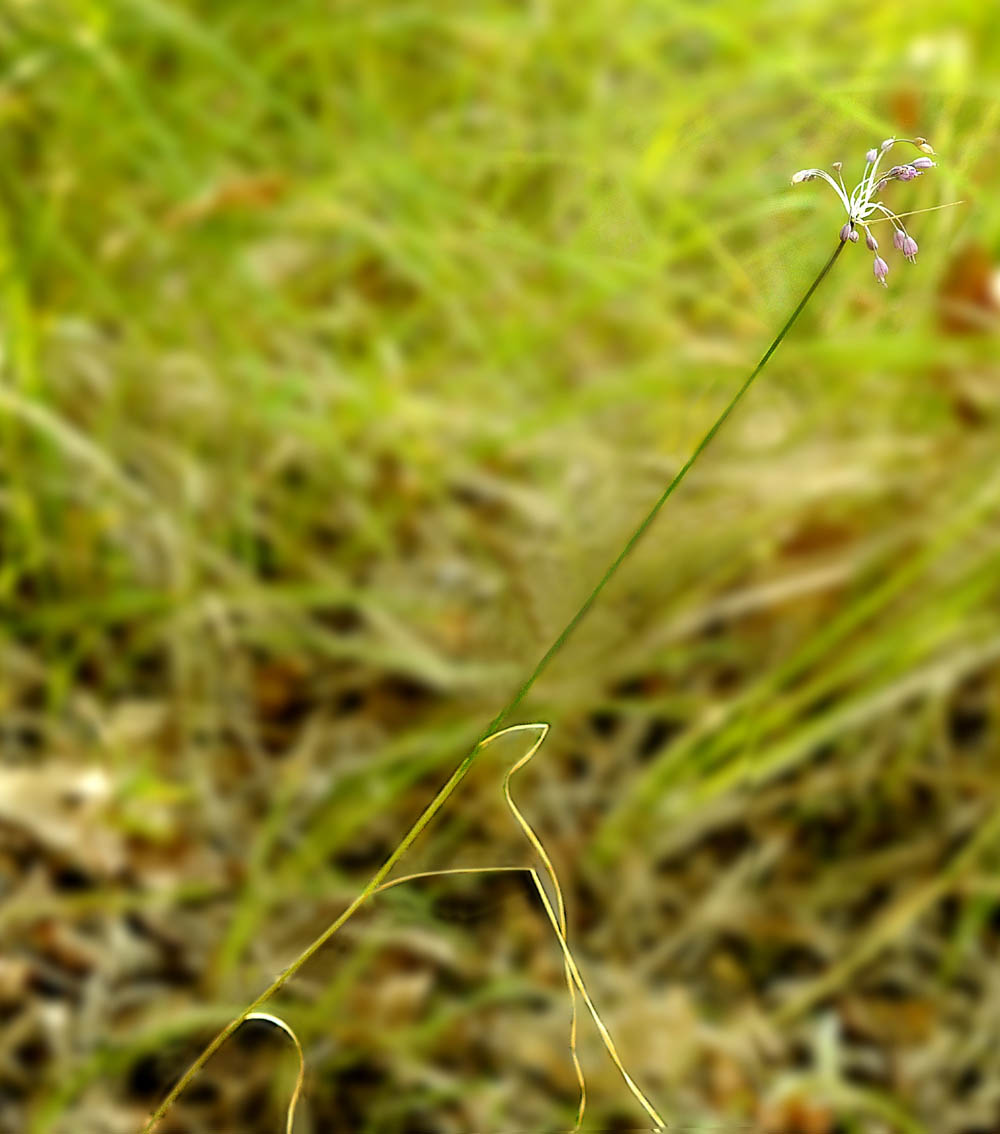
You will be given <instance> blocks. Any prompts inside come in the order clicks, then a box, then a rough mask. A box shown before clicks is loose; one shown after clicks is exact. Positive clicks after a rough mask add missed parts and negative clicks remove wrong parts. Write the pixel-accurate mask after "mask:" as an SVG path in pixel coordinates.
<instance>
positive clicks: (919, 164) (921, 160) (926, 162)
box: [910, 157, 937, 169]
mask: <svg viewBox="0 0 1000 1134" xmlns="http://www.w3.org/2000/svg"><path fill="white" fill-rule="evenodd" d="M910 165H912V166H913V168H914V169H930V168H931V167H932V166H935V165H937V162H936V161H931V159H930V158H929V157H918V158H914V159H913V161H911V162H910Z"/></svg>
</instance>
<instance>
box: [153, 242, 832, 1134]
mask: <svg viewBox="0 0 1000 1134" xmlns="http://www.w3.org/2000/svg"><path fill="white" fill-rule="evenodd" d="M844 244H845V241H843V240H841V241H840V242H839V243H838V244H837V247H836V248H835V249H834V251H833V254H832V255H831V256H830V258H829V259H828V260H827V262H826V263H825V264H824V266H823V267H822V268H821V269H820V271H819V274H818V275H817V276H816V278H815V279H814V280H813V282H812V283H811V284H810V285H809V287H808V289H807V290H806V292H805V294H804V295H803V296H802V298H801V300H800V301H799V303H798V304H797V306H796V307H795V309H794V311H793V312H792V313H791V315H790V316H789V317H788V319H787V320H786V321H785V324H784V325H783V326H782V328H781V330H780V331H778V333H777V335H775V337H774V339H773V340H772V342H771V345H770V346H769V347H768V348H767V350H766V351H765V352H764V354H763V355H762V356H761V359H760V361H759V362H758V363H757V365H756V366H755V367H754V368H753V370H752V371H751V373H750V374H749V376H748V377H747V378H746V380H745V381H744V382H743V384H742V385H741V386H740V388H739V389H738V390H737V391H736V393H735V394H734V395H733V397H732V398H731V399H730V400H729V402H728V403H727V405H726V406H725V408H724V409H723V410H722V412H721V413H720V414H719V416H718V417H717V418H716V419H715V421H714V422H713V423H712V425H711V426H710V427H709V429H708V431H707V432H706V433H705V435H704V436H703V437H702V438H701V440H700V441H699V442H698V444H697V445H696V446H695V447H694V449H693V450H692V452H691V455H690V456H689V457H688V459H687V460H686V461H685V462H684V464H683V465H682V466H681V467H680V468H679V469H678V471H677V473H676V474H675V475H674V477H673V479H672V480H671V481H670V483H669V484H668V485H667V486H666V488H665V489H664V490H663V492H662V493H661V494H660V496H659V498H658V499H657V500H656V502H655V503H654V504H653V506H652V508H650V510H649V511H648V512H647V513H646V515H645V517H644V518H643V519H642V520H641V521H640V523H639V524H638V526H637V527H636V528H635V530H634V531H633V532H632V534H631V536H629V538H628V540H626V542H625V544H624V546H623V547H622V549H621V551H619V553H618V554H617V555H616V556H615V558H614V560H612V562H611V564H610V566H609V567H608V568H607V570H606V571H605V572H604V574H603V575H602V576H601V578H600V579H599V580H598V582H597V584H596V586H595V587H594V588H593V590H592V591H591V592H590V594H589V595H588V596H587V597H586V599H584V601H583V604H582V605H581V606H580V608H579V609H578V610H577V612H576V613H575V614H574V615H573V617H572V618H571V619H570V620H569V622H568V623H567V624H566V626H565V627H564V628H563V630H562V631H561V632H560V633H559V635H558V636H557V637H556V639H555V641H554V642H553V643H552V645H551V646H550V647H549V648H548V649H547V650H546V651H545V653H544V654H543V655H542V657H541V659H540V660H539V662H538V663H537V665H536V666H535V668H534V669H533V670H532V671H531V673H530V674H529V675H528V677H527V678H526V680H525V681H524V682H523V683H522V684H521V686H520V687H519V688H518V690H517V691H516V692H515V694H514V696H513V697H512V698H511V699H510V700H509V701H508V702H507V704H506V705H505V706H504V707H503V708H502V709H501V710H500V712H499V713H498V714H497V715H496V716H495V717H494V718H493V720H492V721H491V722H490V724H489V725H488V726H487V728H486V729H485V730H484V731H483V733H482V734H481V735H480V737H479V739H478V740H477V742H476V744H475V745H474V746H473V748H472V749H471V751H470V752H469V753H468V754H467V755H466V756H465V757H464V758H463V759H462V761H461V762H460V763H459V765H458V767H457V768H456V769H455V770H454V772H452V774H451V776H450V777H449V778H448V780H447V782H446V783H445V784H444V786H443V787H442V788H441V789H440V790H439V791H438V793H437V795H435V796H434V798H433V799H432V800H431V802H430V803H429V804H428V805H427V807H426V808H425V809H424V811H423V812H422V813H421V814H420V816H419V817H418V818H417V820H416V822H415V823H414V824H413V826H412V827H411V828H410V830H409V831H407V833H406V834H405V835H404V836H403V838H402V839H401V840H400V842H399V845H398V846H397V847H396V849H395V850H394V851H393V852H392V854H390V855H389V857H388V858H387V859H386V860H385V862H384V863H383V864H382V865H381V866H380V867H379V868H378V870H377V871H376V872H375V873H374V874H373V875H372V877H371V878H370V879H369V881H368V883H367V884H366V885H365V887H364V888H363V889H362V890H361V892H360V893H359V894H358V895H357V897H356V898H355V899H354V900H353V901H352V902H351V903H350V904H349V905H348V906H347V908H346V909H345V910H344V911H343V912H342V913H341V914H340V915H339V916H338V917H337V918H336V919H335V920H334V921H333V922H331V923H330V925H328V926H327V927H326V929H325V930H323V932H322V933H321V934H320V935H319V936H318V937H317V938H315V940H313V941H312V942H311V943H310V944H309V945H307V946H306V948H305V949H304V950H303V951H302V952H301V953H300V954H299V955H298V956H297V957H296V958H295V960H293V961H292V962H291V964H290V965H288V967H287V968H285V969H284V970H283V971H282V972H281V973H279V974H278V976H277V977H275V979H274V980H273V981H272V982H271V984H270V985H268V987H267V988H265V989H264V991H263V992H261V993H260V995H259V996H257V997H256V999H254V1000H253V1001H252V1002H251V1003H250V1004H248V1005H247V1007H246V1008H245V1009H244V1010H243V1011H242V1012H241V1013H240V1014H239V1015H238V1016H236V1017H235V1018H234V1019H233V1020H231V1021H230V1022H229V1023H228V1024H227V1025H226V1026H225V1027H224V1028H223V1029H222V1031H220V1032H219V1033H218V1035H216V1036H215V1038H214V1039H213V1040H212V1041H211V1042H210V1043H209V1044H208V1046H207V1047H206V1048H205V1049H204V1050H203V1051H202V1052H201V1054H200V1055H199V1056H198V1057H197V1058H196V1059H195V1060H194V1062H193V1063H192V1064H191V1066H190V1067H188V1069H187V1070H186V1071H185V1072H184V1074H183V1075H182V1076H181V1077H180V1079H179V1080H178V1081H177V1082H176V1083H175V1084H174V1086H173V1087H172V1088H171V1090H170V1091H169V1093H168V1094H167V1095H166V1096H165V1097H164V1099H163V1100H162V1102H161V1103H160V1104H159V1106H157V1108H156V1109H155V1110H154V1111H153V1113H152V1114H151V1115H150V1116H149V1118H148V1120H147V1121H146V1124H145V1125H144V1126H143V1128H142V1134H150V1132H151V1131H152V1130H153V1129H154V1128H155V1127H156V1126H157V1124H158V1123H159V1121H160V1119H162V1118H163V1116H164V1115H165V1114H166V1113H167V1111H168V1110H169V1109H170V1107H171V1106H172V1105H173V1104H174V1102H175V1101H176V1100H177V1098H178V1097H179V1096H180V1095H181V1093H182V1092H183V1091H184V1089H185V1088H186V1087H187V1085H188V1084H189V1083H190V1082H191V1080H192V1079H193V1078H194V1077H195V1075H197V1074H198V1072H199V1071H200V1070H201V1069H202V1068H203V1067H204V1066H205V1064H206V1063H207V1062H208V1060H209V1059H210V1058H211V1057H212V1056H213V1055H214V1054H215V1052H216V1051H218V1050H219V1048H220V1047H222V1045H223V1044H224V1043H225V1042H226V1041H227V1040H228V1039H229V1038H230V1036H232V1035H233V1033H234V1032H235V1031H237V1029H239V1028H240V1027H241V1026H242V1025H243V1024H244V1023H245V1022H246V1021H247V1020H248V1019H250V1018H251V1017H254V1016H259V1015H260V1014H261V1013H260V1010H261V1008H262V1007H263V1005H264V1004H266V1003H267V1002H268V1001H269V1000H270V999H271V998H272V997H273V996H275V995H276V994H277V993H278V992H279V991H280V990H281V989H282V988H283V987H284V985H285V984H286V983H287V982H288V981H289V980H290V979H291V978H292V977H293V976H294V975H295V974H296V973H297V972H298V971H299V969H301V968H302V966H303V965H305V964H306V963H307V962H308V961H309V960H310V959H311V958H312V957H313V956H314V955H315V954H316V953H317V952H319V950H320V949H322V948H323V946H324V945H325V944H326V943H327V942H328V941H329V940H330V938H331V937H333V935H334V934H335V933H336V932H337V931H338V930H339V929H340V928H341V927H342V926H343V925H344V924H345V923H346V922H347V921H348V920H350V918H351V917H353V916H354V914H355V913H356V912H357V911H358V910H359V909H360V908H361V906H363V905H364V904H365V902H367V901H368V899H369V898H370V897H372V895H374V894H375V893H376V892H377V891H379V890H380V889H383V888H384V884H385V883H386V879H387V877H388V875H389V873H390V872H391V871H392V869H393V868H394V867H395V866H396V864H397V863H398V862H399V861H400V859H402V857H403V856H404V855H405V854H406V852H407V851H408V850H409V848H410V847H411V846H412V845H413V843H414V842H415V841H416V839H417V838H419V836H420V835H421V833H422V832H423V830H424V829H425V828H426V827H427V825H428V824H429V823H430V821H431V820H432V819H433V818H434V816H435V815H437V813H438V812H439V811H440V810H441V808H442V807H443V806H444V805H445V803H447V801H448V800H449V799H450V798H451V796H452V794H453V793H454V791H455V789H456V788H457V787H458V785H459V784H460V783H461V782H462V780H463V779H464V778H465V776H466V774H467V773H468V771H469V769H470V768H471V767H472V765H473V763H474V762H475V760H476V757H477V756H478V755H479V753H480V752H481V751H482V750H483V748H484V747H485V746H486V744H487V743H488V742H489V741H490V740H491V739H492V738H493V737H495V736H496V735H497V734H498V733H499V732H500V731H501V730H502V728H503V725H504V722H505V721H506V720H507V719H508V718H509V717H510V715H511V714H512V713H513V712H514V710H515V709H516V708H517V707H518V706H519V705H520V704H521V702H522V701H523V700H524V698H525V697H526V696H527V695H528V693H529V692H530V690H531V689H532V687H533V686H534V685H535V683H536V681H538V679H539V678H540V677H541V676H542V674H543V673H544V672H545V670H546V669H547V668H548V666H549V664H550V663H551V662H552V660H553V659H554V658H555V656H556V655H557V654H558V653H559V652H560V651H561V650H562V648H563V647H564V646H565V645H566V643H567V642H568V641H569V639H570V638H571V637H572V635H573V633H574V632H575V631H576V629H577V627H578V626H579V625H580V623H581V622H583V620H584V619H585V618H586V617H587V615H588V614H589V613H590V610H591V608H592V607H593V605H594V604H595V603H596V602H597V600H598V598H599V597H600V596H601V593H602V592H603V591H604V589H605V587H606V586H607V585H608V584H609V583H610V582H611V580H612V579H613V578H614V576H615V575H616V574H617V573H618V571H619V569H620V568H621V566H622V564H623V563H624V562H625V561H626V559H628V557H629V556H630V555H631V554H632V552H633V551H634V550H635V547H636V545H637V544H638V543H639V541H640V540H641V539H642V537H643V536H644V535H645V534H646V532H647V531H648V530H649V528H650V527H651V526H652V524H653V522H654V521H655V520H656V518H657V516H658V515H659V514H660V511H661V509H662V508H663V506H664V504H666V502H667V501H668V500H669V499H670V497H671V496H672V495H673V494H674V492H675V491H676V490H677V489H678V488H679V487H680V485H681V484H682V483H683V481H684V479H685V478H686V477H687V475H688V473H689V472H690V471H691V469H692V468H693V467H694V465H695V464H696V462H697V461H698V459H699V458H700V457H701V455H702V453H704V451H705V450H706V449H707V448H708V446H709V445H710V444H711V442H712V441H713V439H714V438H715V436H716V434H717V433H718V432H719V430H720V429H721V428H722V426H723V425H724V424H725V422H726V421H727V419H728V418H729V416H730V414H732V412H733V410H735V409H736V407H737V405H739V403H740V402H741V401H742V400H743V398H744V396H745V395H746V394H747V392H748V391H749V390H750V387H751V386H752V385H753V384H754V382H755V381H756V379H757V377H758V375H759V374H760V373H761V371H762V370H763V369H764V367H765V366H766V365H767V363H768V362H769V361H770V359H771V357H772V355H773V354H774V352H775V351H776V350H777V349H778V347H779V346H780V345H781V343H782V342H783V340H784V339H785V337H786V336H787V335H788V333H789V331H791V329H792V327H793V326H794V325H795V323H796V322H797V320H798V318H799V316H800V315H801V314H802V312H803V311H804V310H805V308H806V306H807V305H808V303H809V301H810V300H811V299H812V297H813V295H814V294H815V292H816V290H817V288H818V287H819V286H820V284H821V283H822V282H823V280H824V279H826V277H827V275H828V274H829V273H830V271H831V269H832V268H833V265H834V264H835V263H836V261H837V259H838V257H839V256H840V254H841V252H842V251H843V250H844ZM524 727H527V728H531V727H539V726H537V725H534V726H532V725H527V726H524ZM546 727H547V726H546ZM540 743H541V740H539V741H538V742H537V743H536V745H535V747H534V748H533V749H532V751H531V753H529V755H528V756H526V757H522V758H521V759H520V760H519V761H518V762H517V763H515V765H514V766H513V767H512V768H511V769H510V770H509V771H508V773H507V776H506V778H505V781H504V791H505V795H506V798H507V801H508V805H509V806H510V807H511V809H512V810H513V813H514V816H515V819H517V821H518V822H519V824H520V825H521V827H522V829H523V830H524V831H525V834H526V835H527V836H528V838H529V840H530V841H531V842H532V845H533V846H534V848H535V850H536V852H537V853H540V856H541V858H542V861H543V863H544V864H545V867H546V871H547V873H548V874H549V877H550V880H553V881H554V871H553V870H552V866H551V863H550V862H549V860H548V856H547V855H545V853H544V850H542V848H541V844H540V843H539V842H538V840H537V838H536V837H534V835H533V832H532V831H531V828H530V827H529V826H528V825H527V823H526V822H525V821H524V819H523V817H522V816H521V814H520V812H519V811H518V810H517V809H516V807H514V804H513V801H512V800H511V798H510V793H509V779H510V776H511V775H512V774H513V773H514V772H515V771H516V770H517V769H518V768H520V767H522V766H523V765H524V763H526V762H527V760H528V759H530V757H531V755H533V754H534V751H535V750H536V749H537V746H538V744H540ZM534 878H535V885H536V887H537V889H538V892H539V896H540V898H541V900H542V903H543V906H544V907H545V911H546V914H547V916H548V917H549V920H550V921H551V923H552V925H553V928H554V929H555V930H556V933H557V936H558V937H559V939H560V943H561V944H562V946H563V956H564V962H565V966H566V973H567V982H568V983H569V984H570V991H571V994H572V992H573V987H574V986H575V988H576V989H577V991H579V992H580V994H581V996H583V998H584V1000H585V1003H586V1004H587V1006H588V1008H589V1009H590V1011H591V1013H592V1014H593V1015H594V1018H595V1022H597V1025H598V1029H599V1030H600V1031H601V1036H602V1039H603V1040H604V1043H605V1046H606V1047H607V1048H608V1051H609V1053H610V1054H611V1055H612V1059H614V1061H615V1063H616V1064H617V1066H618V1068H619V1071H620V1072H621V1073H622V1074H623V1076H624V1077H625V1081H626V1083H627V1084H628V1086H629V1088H630V1090H632V1092H633V1094H634V1095H635V1096H636V1098H637V1099H639V1101H640V1102H641V1103H642V1105H643V1106H644V1108H645V1109H646V1110H647V1113H649V1114H650V1117H652V1118H653V1120H654V1121H655V1122H657V1125H658V1127H660V1128H662V1122H661V1121H660V1120H659V1117H658V1116H657V1115H656V1111H655V1110H653V1108H652V1107H651V1105H650V1104H649V1103H647V1102H646V1100H645V1096H643V1095H642V1092H641V1091H640V1090H639V1088H638V1087H637V1086H636V1085H635V1083H634V1082H633V1081H632V1080H631V1078H630V1077H629V1076H628V1074H627V1072H626V1071H625V1068H624V1066H623V1065H622V1064H621V1062H620V1060H619V1059H617V1058H616V1053H615V1052H614V1045H613V1043H611V1040H610V1036H609V1035H607V1032H606V1029H605V1028H604V1027H603V1024H601V1023H600V1017H599V1016H598V1015H596V1009H595V1008H594V1007H593V1006H592V1004H591V1002H590V1000H589V997H588V996H587V994H586V991H585V989H584V987H583V982H582V979H581V978H580V975H579V972H578V970H577V969H576V966H575V963H574V962H573V960H572V955H571V954H570V952H569V950H568V947H567V946H566V944H565V925H566V922H565V911H564V908H563V902H562V895H561V891H560V890H559V886H558V882H555V883H554V884H555V891H556V895H557V907H558V913H557V912H556V911H555V910H553V908H552V905H551V903H550V901H549V899H548V897H547V895H546V893H545V889H544V887H543V886H542V885H541V882H540V880H539V878H538V875H537V873H536V874H535V875H534ZM575 1013H576V1009H575V1001H574V1016H573V1023H572V1032H571V1035H572V1045H573V1047H574V1063H575V1064H576V1069H577V1074H578V1078H581V1077H582V1076H581V1072H580V1069H579V1063H578V1062H577V1061H576V1055H575V1034H576V1014H575ZM278 1026H282V1025H281V1024H279V1025H278ZM609 1044H610V1046H609ZM297 1097H298V1091H297V1090H296V1095H295V1098H296V1099H297ZM584 1097H585V1096H584ZM581 1105H582V1102H581ZM581 1114H582V1111H581ZM290 1123H291V1117H289V1127H290Z"/></svg>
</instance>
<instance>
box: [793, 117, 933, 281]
mask: <svg viewBox="0 0 1000 1134" xmlns="http://www.w3.org/2000/svg"><path fill="white" fill-rule="evenodd" d="M900 142H903V143H906V144H908V145H911V146H916V148H917V149H918V150H920V152H921V156H920V157H918V158H914V160H913V161H911V162H909V163H907V164H905V165H894V166H892V168H891V169H888V170H886V172H885V173H882V174H879V172H878V168H879V165H880V164H881V162H882V158H883V157H884V156H885V154H887V153H888V152H889V150H891V149H892V147H893V146H895V145H897V144H899V143H900ZM933 153H934V150H933V148H932V147H931V146H930V144H929V143H928V141H927V139H926V138H886V140H885V141H884V142H883V143H882V145H881V146H879V147H878V149H875V148H874V147H873V148H872V149H870V150H869V151H868V152H867V153H866V154H865V171H864V173H863V174H862V176H861V180H860V181H859V182H858V183H857V185H855V187H854V189H853V190H852V191H851V193H850V194H848V192H847V186H846V185H845V184H844V178H843V174H842V173H841V169H842V166H843V163H842V162H839V161H836V162H834V163H833V168H834V170H835V172H836V174H837V180H836V181H835V180H834V179H833V178H832V177H831V176H830V174H829V173H827V172H826V170H825V169H800V170H799V171H798V173H796V174H795V175H794V176H793V177H792V184H793V185H798V184H799V183H800V182H802V181H815V180H816V178H817V177H820V178H822V179H823V180H824V181H825V182H826V183H827V184H828V185H829V186H830V187H831V188H832V189H833V191H834V192H835V193H836V194H837V196H838V197H839V198H840V202H841V204H842V205H843V206H844V209H845V210H846V212H847V221H846V222H845V223H844V225H843V227H842V228H841V230H840V240H841V243H844V242H845V241H848V240H849V241H850V242H851V243H852V244H856V243H857V242H858V226H860V227H861V228H863V229H864V230H865V244H866V245H867V246H868V250H869V251H870V252H872V253H874V255H875V263H874V264H873V266H872V271H873V272H874V274H875V279H876V280H877V281H878V282H879V283H880V284H881V285H882V286H883V287H886V286H887V284H886V282H885V278H886V276H887V275H888V274H889V265H888V264H887V263H886V262H885V260H883V259H882V257H881V256H880V255H879V254H878V241H877V240H876V239H875V237H874V236H873V235H872V231H871V229H870V228H869V227H868V222H869V221H870V219H871V217H872V216H873V215H874V214H875V213H881V214H882V216H883V217H884V218H886V219H888V220H890V221H891V222H892V226H893V230H894V231H893V234H892V243H893V246H894V247H895V248H896V250H897V251H899V252H902V253H903V256H904V257H905V258H906V259H907V260H909V261H910V263H911V264H912V263H913V262H914V260H915V258H916V255H917V242H916V241H915V240H914V239H913V237H912V236H910V234H909V233H908V232H907V231H906V229H905V227H904V226H903V222H902V221H901V220H900V218H899V216H898V215H897V214H896V213H894V212H893V211H892V210H891V209H890V208H888V207H887V206H885V205H883V204H882V202H881V201H879V200H877V196H878V194H879V192H880V191H881V190H882V189H883V188H884V187H885V186H886V185H887V184H888V183H889V182H890V181H913V180H915V179H916V178H917V177H919V176H920V175H921V174H922V173H924V172H925V171H926V170H928V169H931V168H932V167H933V166H934V165H935V164H936V162H933V161H932V160H931V159H930V157H928V156H927V155H929V154H933Z"/></svg>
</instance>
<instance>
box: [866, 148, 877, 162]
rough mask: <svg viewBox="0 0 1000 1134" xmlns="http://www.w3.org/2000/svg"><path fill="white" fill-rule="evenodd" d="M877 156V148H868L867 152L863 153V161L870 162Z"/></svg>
mask: <svg viewBox="0 0 1000 1134" xmlns="http://www.w3.org/2000/svg"><path fill="white" fill-rule="evenodd" d="M877 157H878V150H869V151H868V153H866V154H865V161H867V162H869V163H871V162H873V161H874V160H875V159H876V158H877Z"/></svg>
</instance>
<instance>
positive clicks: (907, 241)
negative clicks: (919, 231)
mask: <svg viewBox="0 0 1000 1134" xmlns="http://www.w3.org/2000/svg"><path fill="white" fill-rule="evenodd" d="M902 251H903V255H904V256H905V257H906V258H907V260H909V261H910V263H911V264H912V263H913V262H914V260H915V259H916V257H917V242H916V241H915V240H914V239H913V237H912V236H904V237H903V249H902Z"/></svg>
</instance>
